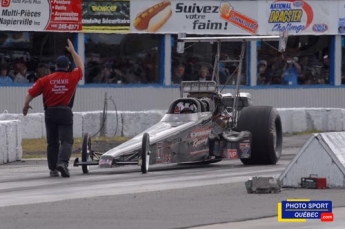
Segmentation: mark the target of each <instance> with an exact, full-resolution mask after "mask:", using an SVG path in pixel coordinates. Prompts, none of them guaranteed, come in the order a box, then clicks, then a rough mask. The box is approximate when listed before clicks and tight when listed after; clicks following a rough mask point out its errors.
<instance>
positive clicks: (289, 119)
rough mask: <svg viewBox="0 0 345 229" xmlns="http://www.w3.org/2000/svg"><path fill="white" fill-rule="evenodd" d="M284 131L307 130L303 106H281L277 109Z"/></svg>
mask: <svg viewBox="0 0 345 229" xmlns="http://www.w3.org/2000/svg"><path fill="white" fill-rule="evenodd" d="M277 110H278V112H279V114H280V118H281V122H282V129H283V133H297V132H302V131H305V130H306V128H307V124H306V115H305V109H303V108H280V109H277Z"/></svg>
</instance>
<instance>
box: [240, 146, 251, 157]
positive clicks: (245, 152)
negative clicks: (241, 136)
mask: <svg viewBox="0 0 345 229" xmlns="http://www.w3.org/2000/svg"><path fill="white" fill-rule="evenodd" d="M239 145H240V149H241V152H242V153H241V158H248V157H249V151H250V143H249V142H245V143H240V144H239Z"/></svg>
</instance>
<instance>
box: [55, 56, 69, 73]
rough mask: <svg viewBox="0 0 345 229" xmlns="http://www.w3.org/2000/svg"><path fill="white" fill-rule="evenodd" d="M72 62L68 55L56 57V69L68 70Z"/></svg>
mask: <svg viewBox="0 0 345 229" xmlns="http://www.w3.org/2000/svg"><path fill="white" fill-rule="evenodd" d="M70 64H71V62H70V61H69V59H68V57H67V56H59V57H58V58H57V59H56V70H66V69H67V68H68V66H69V65H70Z"/></svg>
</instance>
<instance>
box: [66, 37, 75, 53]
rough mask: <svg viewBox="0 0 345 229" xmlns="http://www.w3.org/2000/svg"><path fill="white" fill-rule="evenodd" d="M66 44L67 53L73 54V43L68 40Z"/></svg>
mask: <svg viewBox="0 0 345 229" xmlns="http://www.w3.org/2000/svg"><path fill="white" fill-rule="evenodd" d="M67 44H68V46H66V49H67V51H68V52H70V53H72V52H75V50H74V46H73V43H72V41H71V40H70V39H67Z"/></svg>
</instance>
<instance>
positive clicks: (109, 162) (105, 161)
mask: <svg viewBox="0 0 345 229" xmlns="http://www.w3.org/2000/svg"><path fill="white" fill-rule="evenodd" d="M99 164H100V165H112V164H113V160H112V159H108V158H106V159H100V160H99Z"/></svg>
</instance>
